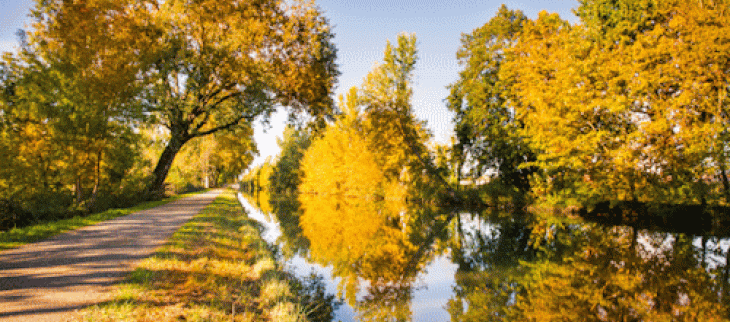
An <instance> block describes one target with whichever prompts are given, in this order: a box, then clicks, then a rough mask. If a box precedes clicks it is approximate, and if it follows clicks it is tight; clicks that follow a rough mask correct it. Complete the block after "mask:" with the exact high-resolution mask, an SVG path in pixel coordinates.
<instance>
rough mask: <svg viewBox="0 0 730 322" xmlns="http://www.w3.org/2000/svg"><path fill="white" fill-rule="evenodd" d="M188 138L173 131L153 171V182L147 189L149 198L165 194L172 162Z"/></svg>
mask: <svg viewBox="0 0 730 322" xmlns="http://www.w3.org/2000/svg"><path fill="white" fill-rule="evenodd" d="M188 140H189V139H185V138H181V137H179V136H177V135H175V134H174V133H173V135H172V137H171V138H170V141H169V142H167V146H165V150H163V151H162V155H160V159H159V160H158V161H157V166H155V170H154V171H153V172H152V184H151V185H150V187H149V189H148V191H147V192H148V194H149V195H148V198H151V199H154V198H159V197H161V196H163V195H164V193H165V179H167V173H168V172H169V171H170V167H172V162H173V161H175V156H176V155H177V153H178V152H180V149H181V148H182V146H183V144H185V142H187V141H188Z"/></svg>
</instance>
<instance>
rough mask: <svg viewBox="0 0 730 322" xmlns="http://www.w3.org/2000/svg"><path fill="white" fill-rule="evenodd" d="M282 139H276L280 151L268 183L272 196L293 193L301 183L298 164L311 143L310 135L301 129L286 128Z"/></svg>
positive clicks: (300, 172)
mask: <svg viewBox="0 0 730 322" xmlns="http://www.w3.org/2000/svg"><path fill="white" fill-rule="evenodd" d="M283 136H284V137H283V138H280V139H277V142H276V143H277V144H278V145H279V148H280V149H281V153H280V154H279V157H278V159H277V160H276V165H274V169H273V172H272V173H271V177H270V178H269V181H270V182H271V192H272V193H274V194H281V193H290V192H295V191H296V190H297V188H298V187H299V184H300V183H301V181H302V171H301V169H300V164H301V162H302V158H304V152H305V151H306V150H307V148H309V145H310V144H311V142H312V139H311V134H310V133H309V132H307V131H306V130H303V129H295V128H294V127H292V126H287V128H286V129H284V134H283Z"/></svg>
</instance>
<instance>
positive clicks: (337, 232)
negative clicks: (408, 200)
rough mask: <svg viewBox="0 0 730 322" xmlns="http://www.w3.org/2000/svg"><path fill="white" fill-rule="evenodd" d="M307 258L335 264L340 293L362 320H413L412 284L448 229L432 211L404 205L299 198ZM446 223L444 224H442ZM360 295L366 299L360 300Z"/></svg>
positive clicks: (357, 200) (355, 200)
mask: <svg viewBox="0 0 730 322" xmlns="http://www.w3.org/2000/svg"><path fill="white" fill-rule="evenodd" d="M299 199H300V201H301V203H302V208H303V213H302V217H301V218H300V225H301V227H302V234H303V235H304V236H305V237H306V238H307V239H309V241H310V252H309V257H310V258H309V259H310V260H311V261H313V262H317V263H320V264H322V265H326V266H327V265H332V267H333V275H334V276H335V277H339V278H341V279H342V280H341V282H340V285H339V287H340V291H341V292H343V293H344V295H345V297H346V298H347V300H348V302H349V304H350V305H351V306H353V307H354V308H355V309H356V310H357V311H358V312H359V314H360V318H361V319H362V320H396V321H401V320H409V319H410V316H411V312H410V301H411V298H412V292H413V283H414V281H415V278H416V275H417V273H418V271H419V270H420V269H422V268H423V266H424V265H425V263H427V262H428V259H430V258H432V256H433V253H434V250H433V247H432V245H433V241H434V239H435V236H437V235H439V234H441V233H442V232H443V229H439V227H441V228H443V227H444V226H445V225H444V224H434V220H435V218H436V217H435V216H434V215H433V212H432V211H428V210H424V209H421V210H418V211H407V210H406V206H405V204H403V203H397V202H388V201H382V202H373V201H368V200H364V199H357V198H342V197H321V196H319V197H313V196H309V195H302V196H300V198H299ZM439 222H443V220H441V221H439ZM361 289H362V290H364V291H365V295H364V297H362V298H361V299H359V300H358V298H357V297H356V295H357V294H358V292H360V291H361Z"/></svg>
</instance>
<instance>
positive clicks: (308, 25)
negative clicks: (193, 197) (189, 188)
mask: <svg viewBox="0 0 730 322" xmlns="http://www.w3.org/2000/svg"><path fill="white" fill-rule="evenodd" d="M36 11H37V15H36V17H37V20H38V23H37V24H36V29H37V30H38V32H37V33H36V38H37V41H38V42H39V43H44V44H56V45H55V46H46V47H47V48H49V50H50V49H53V48H65V46H67V44H73V43H78V42H85V44H86V47H84V48H87V50H86V51H85V52H86V56H88V58H87V59H89V60H90V61H92V62H94V63H95V64H93V66H96V67H97V68H96V69H95V71H98V73H99V74H100V75H102V76H106V77H102V78H101V83H102V84H104V85H106V86H102V87H105V88H109V87H111V86H109V85H114V86H119V87H120V89H125V88H130V89H132V90H131V91H129V93H125V94H127V96H126V97H127V98H129V100H128V101H127V102H128V103H127V104H122V105H120V107H122V112H127V113H122V115H123V116H138V117H139V116H147V117H148V118H146V119H147V120H151V121H153V122H154V123H157V124H160V125H163V126H165V127H166V128H167V129H168V130H169V132H170V139H169V140H168V141H167V145H166V147H165V149H164V150H163V152H162V154H161V156H160V158H159V161H158V162H157V166H156V167H155V169H154V172H153V180H152V182H151V184H150V191H152V192H160V191H162V190H163V188H164V181H165V178H166V177H167V173H168V171H169V169H170V166H171V165H172V162H173V160H174V158H175V156H176V155H177V153H178V151H180V149H181V148H182V146H183V145H184V144H185V143H187V142H188V141H190V140H191V139H193V138H196V137H201V136H206V135H210V134H213V133H216V132H218V131H228V130H233V129H235V128H238V127H242V126H243V127H248V126H250V125H251V123H252V122H253V121H254V120H256V119H257V118H260V117H261V118H263V120H266V119H267V118H268V116H269V115H270V113H271V112H272V111H273V110H274V109H275V108H276V107H277V106H288V107H291V108H292V111H300V112H305V111H306V112H308V113H309V114H311V115H312V116H313V117H314V119H315V120H319V121H321V120H323V119H325V118H326V117H327V116H328V115H329V114H330V113H331V110H332V103H331V98H330V94H331V91H332V88H333V86H334V83H335V77H336V76H337V70H336V66H335V63H334V60H335V55H336V50H335V48H334V45H333V44H332V43H331V40H332V37H333V34H332V32H331V30H330V26H329V24H328V21H327V20H326V19H325V18H324V17H323V16H322V15H321V13H320V12H319V10H318V9H317V8H316V7H315V6H314V5H313V4H311V3H308V2H306V3H305V2H304V1H294V2H288V1H278V0H266V1H228V0H202V1H186V0H171V1H162V2H161V1H106V0H88V1H79V2H75V3H72V2H68V1H60V0H59V1H41V2H39V5H38V8H37V10H36ZM82 53H83V52H82ZM86 56H84V57H86ZM107 66H108V67H107ZM118 79H123V80H126V81H124V82H119V81H115V80H118ZM104 82H109V83H104ZM117 83H120V84H119V85H116V84H117ZM130 85H133V86H130ZM128 112H142V113H136V114H135V113H128ZM150 116H151V117H150Z"/></svg>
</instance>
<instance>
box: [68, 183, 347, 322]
mask: <svg viewBox="0 0 730 322" xmlns="http://www.w3.org/2000/svg"><path fill="white" fill-rule="evenodd" d="M332 311H333V307H332V298H331V297H328V296H326V295H325V294H324V288H323V286H322V284H321V282H319V281H318V280H317V279H311V280H308V281H304V282H302V281H299V280H297V279H295V278H294V277H292V276H291V275H290V274H288V273H286V272H283V271H282V270H281V268H279V267H278V265H277V264H276V261H275V258H274V251H273V250H272V249H271V246H269V245H268V244H267V243H266V242H265V241H264V240H263V239H261V227H260V225H259V224H258V222H256V221H255V220H252V219H249V218H248V216H247V215H246V213H245V212H244V210H243V209H242V207H241V205H240V204H239V203H238V200H237V199H236V197H235V194H234V192H233V191H231V190H226V191H225V192H224V193H222V194H221V195H220V196H219V197H218V198H217V199H216V200H215V201H214V202H213V203H212V204H211V205H209V206H208V207H206V208H205V209H204V210H203V211H202V212H201V213H200V214H199V215H197V216H196V217H194V218H193V219H192V220H191V221H190V222H188V223H187V224H185V225H184V226H183V227H182V228H180V230H178V231H177V232H176V233H175V234H174V235H173V236H172V237H171V239H170V240H169V242H168V244H167V245H166V246H165V247H163V248H162V249H160V250H159V251H158V252H156V253H155V254H154V255H153V256H152V257H150V258H148V259H146V260H144V261H143V262H142V263H141V264H140V266H139V267H138V268H137V269H136V270H135V271H134V272H132V273H131V274H130V275H129V276H128V278H127V280H126V281H125V282H124V283H122V284H120V285H119V286H117V287H116V289H115V298H114V299H113V300H111V301H109V302H105V303H102V304H99V305H96V306H93V307H91V308H88V309H86V310H85V311H83V312H81V313H80V314H79V316H78V320H79V321H227V322H228V321H307V320H316V321H324V320H330V319H331V317H332Z"/></svg>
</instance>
